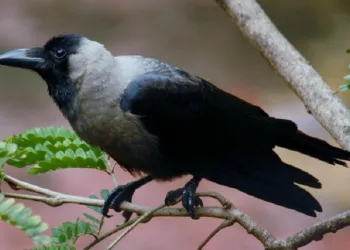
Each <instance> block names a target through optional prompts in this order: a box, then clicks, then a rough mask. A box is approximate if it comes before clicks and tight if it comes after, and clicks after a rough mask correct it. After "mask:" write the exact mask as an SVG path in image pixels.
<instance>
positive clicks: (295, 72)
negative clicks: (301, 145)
mask: <svg viewBox="0 0 350 250" xmlns="http://www.w3.org/2000/svg"><path fill="white" fill-rule="evenodd" d="M216 2H217V3H218V4H219V5H220V6H221V7H222V9H223V10H224V11H225V12H226V13H227V14H228V15H229V16H230V17H231V18H232V21H233V23H234V24H236V25H237V27H238V28H239V29H240V31H241V32H242V33H243V35H244V36H245V37H246V38H247V39H248V41H249V42H250V43H252V44H253V45H254V46H255V47H257V48H258V49H259V51H260V52H261V54H262V55H263V56H264V58H265V59H266V60H267V61H268V62H269V63H270V65H271V66H272V67H273V68H274V69H275V70H276V71H277V73H278V74H279V75H280V76H281V77H282V78H283V79H284V80H285V81H286V82H287V83H288V85H289V86H290V87H291V88H292V89H293V91H294V92H295V93H296V94H297V96H298V97H299V98H300V99H301V100H302V101H303V103H304V104H305V107H306V109H307V110H308V111H309V112H310V113H311V114H312V115H313V116H314V117H315V118H316V119H317V120H318V122H319V123H320V124H321V125H322V126H323V127H324V128H325V129H326V130H327V131H328V132H329V133H330V134H331V135H332V137H333V138H334V139H335V140H336V141H337V142H338V143H339V144H340V145H341V146H342V147H343V148H345V149H347V150H350V111H349V110H348V109H347V108H346V106H345V105H344V104H343V103H342V101H341V99H340V98H339V97H338V96H336V95H334V92H333V91H332V89H331V88H330V87H329V86H328V84H327V83H326V82H325V81H324V80H323V79H322V77H321V76H320V75H319V74H318V73H317V72H316V70H315V69H314V68H313V67H312V66H311V65H310V64H309V62H308V61H307V60H306V59H305V58H304V57H303V56H302V55H301V54H300V53H299V52H298V51H297V50H296V49H295V48H294V47H293V45H292V44H290V42H289V41H288V40H287V39H286V38H285V37H284V36H283V35H282V34H281V32H280V31H278V29H277V28H276V26H275V25H274V24H273V23H272V21H271V20H270V19H269V17H268V16H267V15H266V14H265V12H264V10H263V9H262V8H261V7H260V5H259V4H258V3H257V2H256V1H255V0H216Z"/></svg>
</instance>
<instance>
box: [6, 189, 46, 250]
mask: <svg viewBox="0 0 350 250" xmlns="http://www.w3.org/2000/svg"><path fill="white" fill-rule="evenodd" d="M31 214H32V210H31V209H30V208H25V206H24V205H23V204H22V203H16V204H15V199H12V198H10V199H5V196H4V195H3V194H1V193H0V219H1V220H2V221H4V222H7V223H8V224H11V225H13V226H15V227H17V228H18V229H20V230H22V231H23V232H25V233H26V234H27V235H28V236H29V237H31V238H32V240H33V242H34V243H35V244H38V245H42V244H49V243H50V242H51V238H50V237H49V236H46V235H42V234H41V233H43V232H44V231H46V230H47V229H48V225H47V223H45V222H42V221H41V218H40V216H38V215H35V216H31Z"/></svg>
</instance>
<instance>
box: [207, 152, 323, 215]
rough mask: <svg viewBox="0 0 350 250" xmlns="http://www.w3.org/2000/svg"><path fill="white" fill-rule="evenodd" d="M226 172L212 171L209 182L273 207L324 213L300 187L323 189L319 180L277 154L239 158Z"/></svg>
mask: <svg viewBox="0 0 350 250" xmlns="http://www.w3.org/2000/svg"><path fill="white" fill-rule="evenodd" d="M233 161H234V162H230V164H229V165H226V166H225V167H222V168H220V169H219V168H216V169H213V168H211V169H208V170H206V173H204V177H205V178H206V179H207V180H210V181H212V182H215V183H217V184H220V185H224V186H228V187H232V188H235V189H238V190H240V191H242V192H245V193H247V194H249V195H252V196H254V197H256V198H259V199H262V200H265V201H267V202H271V203H273V204H276V205H279V206H283V207H286V208H289V209H293V210H296V211H298V212H301V213H303V214H306V215H309V216H313V217H315V216H316V211H318V212H322V207H321V205H320V203H319V202H318V201H317V200H316V198H315V197H313V196H312V195H311V194H310V193H309V192H308V191H306V190H305V189H303V188H302V187H300V186H298V185H296V183H297V184H301V185H305V186H308V187H313V188H321V187H322V185H321V183H320V182H319V180H318V179H317V178H315V177H314V176H312V175H311V174H309V173H307V172H305V171H303V170H301V169H298V168H296V167H293V166H291V165H288V164H286V163H284V162H282V160H281V159H280V158H279V156H278V155H277V154H276V153H275V152H273V151H270V152H268V153H267V152H260V153H259V155H257V156H256V157H250V158H249V157H245V156H241V157H240V158H237V157H236V158H235V159H234V160H233Z"/></svg>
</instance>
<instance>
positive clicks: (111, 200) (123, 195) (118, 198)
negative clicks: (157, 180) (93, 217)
mask: <svg viewBox="0 0 350 250" xmlns="http://www.w3.org/2000/svg"><path fill="white" fill-rule="evenodd" d="M152 180H153V177H152V176H146V177H143V178H141V179H139V180H136V181H134V182H130V183H128V184H126V185H122V186H118V187H117V188H115V189H114V190H113V191H112V192H111V193H110V194H109V195H108V197H107V199H106V200H105V203H104V204H103V207H102V209H101V212H102V215H103V216H105V217H107V218H110V217H112V216H111V215H109V214H108V210H109V208H110V207H112V208H113V210H114V211H116V212H118V213H119V212H121V211H122V209H121V208H120V205H121V204H122V203H123V202H124V201H127V202H131V201H132V197H133V195H134V193H135V191H136V189H138V188H139V187H141V186H143V185H145V184H146V183H148V182H150V181H152ZM122 215H123V217H124V218H125V220H124V223H125V222H127V221H129V219H130V218H131V215H132V212H129V211H124V212H123V214H122Z"/></svg>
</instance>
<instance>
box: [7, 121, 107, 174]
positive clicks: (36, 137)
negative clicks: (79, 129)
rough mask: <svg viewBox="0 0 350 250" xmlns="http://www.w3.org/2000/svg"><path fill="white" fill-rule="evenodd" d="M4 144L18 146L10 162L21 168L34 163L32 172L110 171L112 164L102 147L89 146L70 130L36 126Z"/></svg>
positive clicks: (30, 171) (30, 170)
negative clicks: (89, 169)
mask: <svg viewBox="0 0 350 250" xmlns="http://www.w3.org/2000/svg"><path fill="white" fill-rule="evenodd" d="M3 143H4V144H5V143H7V144H11V145H14V146H16V152H15V153H12V156H11V158H10V159H8V160H7V164H9V165H11V166H15V167H19V168H22V167H26V166H30V165H34V166H33V167H31V168H29V170H28V172H29V174H32V175H35V174H42V173H47V172H51V171H55V170H58V169H64V168H94V169H99V170H102V171H106V165H107V164H108V157H107V155H106V154H105V153H104V152H103V151H102V150H101V149H99V148H98V147H94V146H91V145H89V144H88V143H86V142H85V141H84V140H82V139H80V138H79V137H78V135H77V134H75V132H74V131H73V130H70V129H65V128H57V127H46V128H34V129H30V130H26V131H24V132H22V133H21V134H19V135H16V136H13V137H11V138H9V139H8V140H7V141H6V142H3ZM12 147H13V146H12ZM0 150H1V145H0ZM12 151H13V150H12ZM1 152H2V151H0V157H1ZM0 160H1V158H0Z"/></svg>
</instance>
